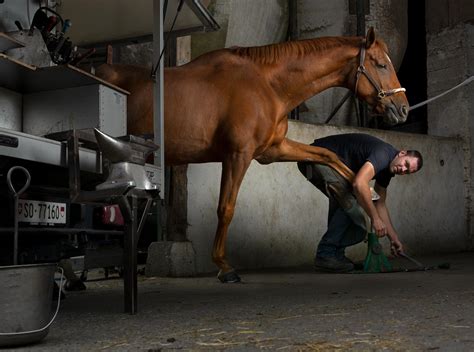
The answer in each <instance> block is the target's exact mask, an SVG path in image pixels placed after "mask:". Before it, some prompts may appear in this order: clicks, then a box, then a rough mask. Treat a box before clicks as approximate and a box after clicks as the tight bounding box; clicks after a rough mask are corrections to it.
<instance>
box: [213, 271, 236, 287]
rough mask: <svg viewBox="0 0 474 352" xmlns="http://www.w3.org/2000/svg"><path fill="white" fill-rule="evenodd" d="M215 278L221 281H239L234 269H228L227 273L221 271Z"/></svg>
mask: <svg viewBox="0 0 474 352" xmlns="http://www.w3.org/2000/svg"><path fill="white" fill-rule="evenodd" d="M217 278H218V279H219V280H220V281H221V282H222V283H224V284H225V283H231V284H233V283H237V282H240V281H241V280H240V277H239V275H237V273H236V272H235V271H229V272H228V273H221V272H219V274H218V275H217Z"/></svg>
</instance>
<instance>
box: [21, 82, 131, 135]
mask: <svg viewBox="0 0 474 352" xmlns="http://www.w3.org/2000/svg"><path fill="white" fill-rule="evenodd" d="M94 127H95V128H98V129H100V130H101V131H103V132H105V133H107V134H109V135H111V136H113V137H119V136H124V135H126V134H127V96H126V95H125V94H123V93H121V92H118V91H116V90H114V89H112V88H109V87H107V86H104V85H102V84H96V85H89V86H83V87H72V88H65V89H57V90H49V91H43V92H35V93H30V94H25V95H24V96H23V132H25V133H29V134H33V135H36V136H43V135H46V134H50V133H54V132H62V131H67V130H72V129H83V128H94Z"/></svg>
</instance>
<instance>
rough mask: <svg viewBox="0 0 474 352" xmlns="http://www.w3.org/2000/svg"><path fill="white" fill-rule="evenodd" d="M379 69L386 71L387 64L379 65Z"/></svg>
mask: <svg viewBox="0 0 474 352" xmlns="http://www.w3.org/2000/svg"><path fill="white" fill-rule="evenodd" d="M377 67H378V68H383V69H386V68H387V65H385V64H377Z"/></svg>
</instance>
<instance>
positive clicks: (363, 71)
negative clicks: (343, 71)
mask: <svg viewBox="0 0 474 352" xmlns="http://www.w3.org/2000/svg"><path fill="white" fill-rule="evenodd" d="M365 50H366V49H365V45H364V44H362V46H361V48H360V55H359V67H358V68H357V73H356V83H355V87H354V94H357V86H358V84H359V78H360V75H361V74H363V75H365V77H367V79H368V80H369V82H370V83H371V84H372V86H373V87H374V88H375V90H376V91H377V99H378V100H382V99H383V98H385V97H389V96H391V95H394V94H396V93H401V92H406V89H405V88H393V89H389V90H383V89H382V88H380V87H379V85H378V84H377V82H375V80H374V79H373V77H372V76H371V75H370V74H369V71H367V69H366V68H365V66H364V61H365Z"/></svg>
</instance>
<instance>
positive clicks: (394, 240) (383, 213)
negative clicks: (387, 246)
mask: <svg viewBox="0 0 474 352" xmlns="http://www.w3.org/2000/svg"><path fill="white" fill-rule="evenodd" d="M374 189H375V192H377V193H378V195H379V196H380V199H379V200H378V201H376V202H375V208H376V209H377V212H378V213H379V215H380V217H381V218H382V221H383V222H384V223H385V225H386V226H387V235H388V238H389V239H390V242H391V250H392V253H393V254H394V255H398V253H400V252H403V245H402V243H401V242H400V240H399V239H398V234H397V232H396V231H395V228H394V227H393V224H392V220H391V219H390V213H389V212H388V208H387V205H386V199H387V189H386V188H384V187H382V186H380V185H379V184H378V183H377V182H375V187H374Z"/></svg>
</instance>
